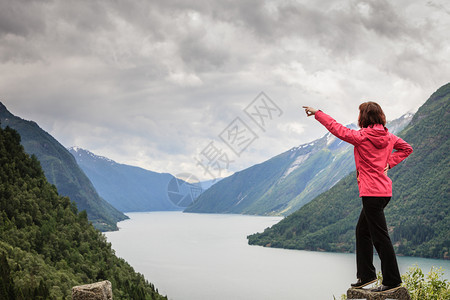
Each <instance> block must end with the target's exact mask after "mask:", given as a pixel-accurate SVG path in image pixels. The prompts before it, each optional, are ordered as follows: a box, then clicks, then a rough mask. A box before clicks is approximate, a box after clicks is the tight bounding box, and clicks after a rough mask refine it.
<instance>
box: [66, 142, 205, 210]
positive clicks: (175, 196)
mask: <svg viewBox="0 0 450 300" xmlns="http://www.w3.org/2000/svg"><path fill="white" fill-rule="evenodd" d="M69 152H70V153H71V154H72V155H73V156H74V157H75V159H76V160H77V162H78V164H79V165H80V167H81V169H83V171H84V172H85V173H86V175H87V176H88V177H89V179H90V180H91V181H92V183H93V185H94V187H95V188H96V190H97V191H98V193H99V194H100V195H101V196H102V197H103V198H104V199H105V200H106V201H108V202H109V203H110V204H112V205H113V206H114V207H116V208H117V209H119V210H120V211H123V212H131V211H165V210H181V209H183V208H185V207H186V206H188V204H190V203H192V201H193V199H194V198H195V197H196V196H197V194H196V192H197V193H199V190H198V186H196V185H192V184H189V183H187V182H186V181H183V180H182V179H178V178H175V177H174V176H172V175H171V174H168V173H156V172H152V171H148V170H145V169H142V168H139V167H133V166H129V165H124V164H118V163H116V162H115V161H113V160H111V159H109V158H106V157H103V156H98V155H95V154H94V153H92V152H90V151H88V150H84V149H82V148H79V147H72V148H69Z"/></svg>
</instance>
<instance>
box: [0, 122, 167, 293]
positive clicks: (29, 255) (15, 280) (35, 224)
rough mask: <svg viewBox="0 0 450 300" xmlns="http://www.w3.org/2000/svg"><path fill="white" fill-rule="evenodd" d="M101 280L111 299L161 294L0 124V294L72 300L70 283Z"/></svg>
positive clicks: (13, 131)
mask: <svg viewBox="0 0 450 300" xmlns="http://www.w3.org/2000/svg"><path fill="white" fill-rule="evenodd" d="M106 279H107V280H110V281H111V283H112V286H113V293H114V299H162V298H164V297H161V296H160V295H159V294H158V292H157V290H156V289H155V288H154V286H153V285H152V284H151V283H149V282H147V281H146V280H145V279H144V277H143V276H142V275H141V274H138V273H136V272H134V270H133V268H132V267H131V266H130V265H129V264H128V263H126V262H125V261H124V260H123V259H120V258H118V257H117V256H115V254H114V251H113V250H112V249H111V245H110V244H109V243H108V242H107V241H106V238H105V236H104V235H103V234H102V233H100V232H99V231H97V230H96V229H95V228H94V227H93V226H92V224H91V223H90V222H89V221H88V219H87V215H86V212H85V211H82V212H81V213H78V211H77V208H76V205H75V204H74V203H73V202H71V201H70V199H69V198H67V197H62V196H60V195H58V192H57V190H56V188H55V186H53V185H51V184H50V183H49V182H48V181H47V179H46V177H45V176H44V173H43V171H42V169H41V166H40V163H39V161H38V160H37V158H36V156H32V157H30V156H29V155H28V154H26V153H25V151H24V149H23V146H22V145H21V144H20V135H19V134H18V133H17V131H15V130H13V129H11V128H9V127H7V128H5V129H2V128H0V299H8V300H9V299H71V288H72V287H73V286H75V285H80V284H87V283H92V282H96V281H100V280H106Z"/></svg>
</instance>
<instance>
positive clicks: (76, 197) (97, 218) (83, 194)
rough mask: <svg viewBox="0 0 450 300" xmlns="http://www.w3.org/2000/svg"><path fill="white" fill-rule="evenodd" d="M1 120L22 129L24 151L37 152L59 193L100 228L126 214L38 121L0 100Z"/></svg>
mask: <svg viewBox="0 0 450 300" xmlns="http://www.w3.org/2000/svg"><path fill="white" fill-rule="evenodd" d="M0 121H1V126H2V127H3V128H4V127H5V126H9V127H11V128H13V129H15V130H17V131H18V132H19V134H20V136H21V143H22V145H23V147H24V148H25V151H26V152H27V153H28V154H30V155H31V154H34V155H36V157H37V158H38V160H39V161H40V163H41V166H42V169H43V170H44V174H45V176H46V177H47V180H48V181H49V182H50V183H51V184H54V185H55V186H56V188H57V189H58V193H59V194H60V195H63V196H67V197H69V198H70V199H71V200H72V201H74V202H75V203H76V204H77V206H78V208H79V209H80V210H86V212H87V214H88V218H89V220H90V221H91V222H92V223H93V224H94V226H95V227H96V228H97V229H100V230H105V231H106V230H116V229H117V225H116V223H117V222H118V221H121V220H124V219H126V218H127V216H125V215H124V214H123V213H121V212H120V211H118V210H117V209H115V208H114V207H113V206H112V205H111V204H109V203H108V202H106V201H105V200H104V199H102V198H101V197H100V196H99V195H98V193H97V191H96V190H95V188H94V186H93V185H92V183H91V182H90V180H89V178H88V177H87V176H86V175H85V174H84V172H83V171H82V170H81V169H80V167H79V166H78V164H77V162H76V161H75V159H74V158H73V156H72V155H71V154H70V153H69V151H68V150H67V149H66V148H65V147H64V146H63V145H61V144H60V143H59V142H58V141H57V140H56V139H54V138H53V137H52V136H51V135H50V134H48V133H47V132H45V131H44V130H43V129H41V128H40V127H39V125H38V124H36V123H35V122H33V121H27V120H24V119H22V118H20V117H17V116H14V115H13V114H12V113H10V112H9V111H8V110H7V109H6V107H5V106H4V105H3V104H2V103H1V102H0Z"/></svg>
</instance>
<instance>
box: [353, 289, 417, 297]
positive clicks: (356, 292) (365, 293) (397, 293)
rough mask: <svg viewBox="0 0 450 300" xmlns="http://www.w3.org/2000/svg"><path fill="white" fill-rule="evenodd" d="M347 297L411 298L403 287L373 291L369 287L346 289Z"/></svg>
mask: <svg viewBox="0 0 450 300" xmlns="http://www.w3.org/2000/svg"><path fill="white" fill-rule="evenodd" d="M347 299H367V300H385V299H399V300H411V297H410V296H409V293H408V290H407V289H406V288H404V287H401V288H399V289H396V290H394V291H391V292H382V293H374V292H371V291H370V290H369V289H353V288H350V289H348V290H347Z"/></svg>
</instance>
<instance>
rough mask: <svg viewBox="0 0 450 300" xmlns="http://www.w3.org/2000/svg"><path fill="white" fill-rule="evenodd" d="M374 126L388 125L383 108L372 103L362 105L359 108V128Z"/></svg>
mask: <svg viewBox="0 0 450 300" xmlns="http://www.w3.org/2000/svg"><path fill="white" fill-rule="evenodd" d="M374 124H381V125H383V126H384V125H386V116H385V115H384V112H383V110H382V109H381V106H380V105H379V104H378V103H375V102H372V101H369V102H364V103H361V105H360V106H359V118H358V125H359V127H361V128H365V127H369V126H370V125H374Z"/></svg>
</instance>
